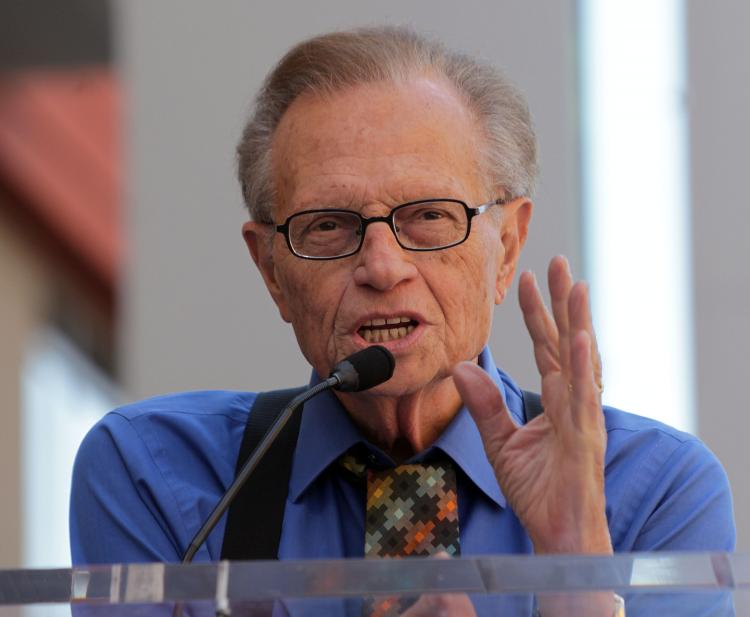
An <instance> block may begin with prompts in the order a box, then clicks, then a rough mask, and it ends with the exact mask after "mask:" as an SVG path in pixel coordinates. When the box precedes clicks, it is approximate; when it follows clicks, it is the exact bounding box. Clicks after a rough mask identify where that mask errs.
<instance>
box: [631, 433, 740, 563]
mask: <svg viewBox="0 0 750 617" xmlns="http://www.w3.org/2000/svg"><path fill="white" fill-rule="evenodd" d="M643 506H644V512H642V513H641V517H642V520H643V524H642V525H641V526H640V529H639V531H638V535H637V537H636V539H635V543H634V545H633V547H632V549H631V550H633V551H679V550H691V551H733V550H734V548H735V523H734V513H733V506H732V492H731V489H730V486H729V480H728V479H727V475H726V473H725V471H724V468H723V467H722V466H721V463H719V461H718V460H717V458H716V456H714V454H713V453H712V452H711V451H710V450H709V449H708V448H707V447H706V446H704V445H703V444H702V443H701V442H700V441H698V440H696V439H693V440H689V441H685V442H683V443H682V444H681V445H680V446H679V447H677V448H676V449H675V450H674V452H673V453H672V454H671V456H670V457H669V458H668V459H667V460H666V462H665V463H664V465H663V466H662V468H661V469H660V470H659V473H657V474H656V475H655V477H654V478H653V480H652V482H651V486H650V487H649V489H648V490H647V492H646V495H645V498H644V504H643ZM647 513H648V514H647Z"/></svg>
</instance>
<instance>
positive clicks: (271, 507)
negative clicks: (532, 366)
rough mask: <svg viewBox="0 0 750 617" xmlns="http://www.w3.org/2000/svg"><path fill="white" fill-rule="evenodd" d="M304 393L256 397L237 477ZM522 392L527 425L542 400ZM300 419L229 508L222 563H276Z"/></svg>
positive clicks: (291, 424) (275, 392)
mask: <svg viewBox="0 0 750 617" xmlns="http://www.w3.org/2000/svg"><path fill="white" fill-rule="evenodd" d="M304 390H305V388H292V389H289V390H273V391H271V392H263V393H261V394H258V396H257V397H256V398H255V403H253V407H252V409H251V410H250V417H249V418H248V420H247V425H246V426H245V433H244V435H243V437H242V445H241V446H240V453H239V456H238V457H237V465H236V469H235V474H237V473H239V471H240V469H241V468H242V465H244V463H245V461H246V460H247V459H248V458H249V457H250V454H251V453H252V452H253V450H254V449H255V448H256V446H257V445H258V444H259V443H260V440H261V439H263V436H264V435H265V434H266V431H268V429H269V428H270V427H271V425H272V424H273V421H274V420H275V419H276V417H277V416H278V415H279V413H281V410H282V409H284V407H286V405H287V403H289V402H290V401H291V400H292V399H293V398H294V397H295V396H297V395H298V394H301V393H302V392H303V391H304ZM521 393H522V396H523V403H524V414H525V417H526V422H530V421H531V420H533V419H534V418H536V417H537V416H538V415H539V414H541V413H542V412H543V411H544V409H543V408H542V399H541V397H540V396H539V395H538V394H535V393H534V392H528V391H526V390H522V391H521ZM301 418H302V408H299V409H298V410H297V411H296V412H295V414H294V416H292V418H291V419H290V420H289V422H288V423H287V425H286V426H285V427H284V430H282V432H281V433H280V435H279V437H278V439H277V440H276V441H275V442H274V444H273V445H272V446H271V448H270V449H269V450H268V452H267V453H266V456H265V457H264V458H263V460H262V461H261V462H260V463H259V464H258V467H257V469H256V470H255V473H253V475H251V476H250V477H249V478H248V480H247V483H246V484H245V486H243V487H242V489H241V490H240V492H239V493H238V494H237V497H236V498H235V500H234V501H233V502H232V505H231V506H229V512H228V514H227V525H226V528H225V530H224V542H223V544H222V547H221V558H222V559H231V560H234V561H245V560H252V559H278V553H279V541H280V540H281V524H282V522H283V520H284V508H285V506H286V498H287V495H288V494H289V478H290V476H291V474H292V459H293V458H294V449H295V447H296V446H297V436H298V434H299V427H300V422H301Z"/></svg>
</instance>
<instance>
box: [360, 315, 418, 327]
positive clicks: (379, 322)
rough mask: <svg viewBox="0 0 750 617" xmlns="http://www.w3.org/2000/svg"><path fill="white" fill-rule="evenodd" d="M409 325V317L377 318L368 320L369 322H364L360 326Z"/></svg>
mask: <svg viewBox="0 0 750 617" xmlns="http://www.w3.org/2000/svg"><path fill="white" fill-rule="evenodd" d="M408 323H411V319H410V318H409V317H388V318H387V319H386V318H383V317H378V318H377V319H370V320H369V321H366V322H365V323H363V324H362V326H364V327H368V326H384V325H386V324H388V325H391V324H408Z"/></svg>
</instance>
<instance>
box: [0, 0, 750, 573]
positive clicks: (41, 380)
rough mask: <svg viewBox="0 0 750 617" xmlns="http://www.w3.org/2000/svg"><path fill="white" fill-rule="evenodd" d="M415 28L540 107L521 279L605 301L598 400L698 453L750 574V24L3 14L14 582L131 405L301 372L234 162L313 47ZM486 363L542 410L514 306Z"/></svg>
mask: <svg viewBox="0 0 750 617" xmlns="http://www.w3.org/2000/svg"><path fill="white" fill-rule="evenodd" d="M380 23H397V24H409V25H412V26H414V27H415V28H417V29H418V30H420V31H422V32H423V33H425V34H428V35H432V36H435V37H438V38H440V39H442V40H444V41H445V42H446V43H447V44H448V45H449V46H451V47H453V48H457V49H461V50H464V51H467V52H470V53H474V54H477V55H479V56H481V57H483V58H485V59H487V60H490V61H491V62H493V63H495V64H496V65H497V66H499V67H500V68H502V70H503V71H504V72H505V73H506V74H507V75H508V76H509V77H510V79H511V80H512V81H514V82H515V83H516V84H517V85H518V86H519V87H520V88H521V90H522V91H523V92H524V93H525V94H526V96H527V97H528V100H529V104H530V106H531V110H532V114H533V116H534V119H535V124H536V128H537V132H538V137H539V147H540V156H541V168H542V173H541V177H540V182H539V187H538V190H537V193H536V195H535V203H536V209H535V214H534V221H533V225H532V230H531V237H530V240H529V244H528V246H527V249H526V251H525V253H524V256H523V260H522V267H524V268H530V269H533V270H534V271H536V272H537V274H538V276H539V277H540V279H543V278H544V272H545V270H546V264H547V262H548V260H549V258H550V257H551V256H553V255H555V254H558V253H564V254H566V255H568V256H569V258H570V259H571V262H572V264H573V268H574V270H575V273H576V275H577V276H579V277H585V278H587V279H588V280H589V281H590V284H591V290H592V298H593V309H594V315H595V319H596V325H597V333H598V336H599V340H600V346H601V350H602V355H603V357H604V367H605V375H604V384H605V402H607V403H609V404H612V405H616V406H619V407H622V408H625V409H627V410H629V411H632V412H635V413H639V414H642V415H648V416H652V417H655V418H658V419H661V420H663V421H665V422H668V423H670V424H673V425H676V426H678V427H680V428H682V429H684V430H688V431H690V432H693V433H695V434H697V435H699V436H700V437H701V438H702V439H703V440H704V441H705V442H706V443H707V444H708V445H709V446H710V447H711V448H712V449H713V450H714V451H715V452H716V454H717V455H718V457H719V458H720V459H721V461H722V462H723V464H724V465H725V467H726V469H727V471H728V473H729V476H730V480H731V482H732V484H733V488H734V494H735V507H736V515H737V522H738V531H739V544H738V548H739V549H740V550H745V551H747V550H750V485H748V483H747V482H745V479H744V473H745V468H746V466H747V455H746V452H745V450H746V447H745V439H744V433H745V431H746V430H747V429H750V419H748V418H745V412H746V410H745V399H744V391H745V390H744V389H745V386H746V385H747V381H746V379H747V376H746V374H747V372H748V368H749V367H750V362H749V361H748V350H749V349H750V323H749V320H748V317H747V310H746V304H747V302H748V300H750V277H748V275H747V273H746V270H747V266H746V264H747V263H748V261H750V246H749V245H750V242H749V241H748V237H750V234H749V233H748V232H750V209H749V208H748V207H747V200H746V198H745V182H747V176H748V174H747V171H746V166H747V161H748V157H747V153H746V148H747V146H746V144H748V143H750V122H749V121H748V118H747V110H748V109H750V80H749V79H748V74H747V67H746V59H747V58H748V57H750V39H748V37H747V36H746V31H747V25H748V24H750V3H746V2H742V1H741V0H736V1H730V0H715V1H714V2H711V3H707V2H701V1H700V0H658V1H657V2H654V1H653V0H631V1H630V2H627V3H625V2H621V1H619V0H560V1H555V2H552V1H549V0H494V1H493V2H479V1H476V0H465V1H464V2H462V3H461V4H460V6H459V5H458V4H457V3H455V2H448V1H447V0H435V1H433V2H430V3H426V2H417V1H410V0H402V1H400V2H398V3H396V2H383V3H367V4H364V3H351V2H346V1H344V0H319V1H318V2H315V3H300V2H294V1H292V0H277V1H276V2H275V3H273V5H271V4H270V3H261V2H251V1H239V0H225V1H224V2H221V3H207V2H201V1H199V0H162V1H160V2H151V1H149V0H119V1H117V0H110V1H109V2H105V1H104V0H67V1H66V2H65V3H57V2H49V1H48V2H43V1H40V0H4V1H3V2H2V4H0V414H2V425H1V427H2V428H1V429H0V483H1V486H2V493H3V499H2V502H1V503H0V567H18V566H24V567H42V566H62V565H65V564H68V563H69V554H68V550H69V548H68V539H67V502H68V491H69V485H70V470H71V466H72V461H73V457H74V455H75V451H76V448H77V446H78V443H79V442H80V440H81V439H82V437H83V435H84V434H85V432H86V431H87V430H88V428H89V427H90V426H91V425H92V424H93V423H94V422H95V421H96V420H97V418H99V417H100V416H101V415H102V414H104V413H106V411H107V410H108V409H110V408H112V407H113V406H115V405H117V404H118V403H120V402H123V401H130V400H134V399H137V398H141V397H144V396H150V395H154V394H158V393H163V392H167V391H173V390H186V389H202V388H235V389H245V390H258V389H272V388H275V387H282V386H290V385H296V384H302V383H305V382H306V381H307V379H308V377H309V367H308V366H307V365H306V363H305V361H304V359H303V358H302V357H301V355H300V354H299V352H298V350H297V347H296V343H295V341H294V337H293V334H292V332H291V329H290V328H289V327H288V326H286V325H285V324H283V323H282V322H281V320H280V319H279V317H278V315H277V313H276V310H275V308H274V306H273V305H272V303H271V301H270V299H269V298H268V297H267V294H266V291H265V288H264V287H263V284H262V281H261V279H260V277H259V276H258V274H257V273H256V272H255V270H254V267H253V266H252V264H251V262H250V260H249V258H248V256H247V253H246V250H245V247H244V244H243V241H242V237H241V234H240V225H241V224H242V222H243V221H244V220H245V219H246V214H245V212H244V210H243V207H242V203H241V197H240V192H239V189H238V186H237V183H236V181H235V178H234V171H235V161H234V147H235V144H236V141H237V139H238V137H239V134H240V131H241V128H242V125H243V122H244V120H245V118H246V116H247V113H248V111H249V109H250V104H251V101H252V97H253V94H254V92H255V91H256V89H257V88H258V86H259V84H260V82H261V80H262V79H263V77H264V75H265V74H266V72H267V71H268V70H269V69H270V68H271V67H272V65H273V63H274V62H275V61H276V60H278V59H279V57H280V56H281V55H282V54H283V53H284V51H285V50H286V49H288V48H289V47H290V46H291V45H292V44H294V43H295V42H297V41H299V40H300V39H302V38H304V37H307V36H310V35H313V34H316V33H320V32H324V31H328V30H331V29H337V28H345V27H350V26H356V25H371V24H380ZM491 346H492V349H493V352H494V355H495V359H496V360H497V362H498V364H499V365H501V366H503V367H504V368H505V369H507V370H508V371H509V372H510V373H511V374H512V375H513V376H514V377H515V378H516V379H517V380H518V381H519V383H520V384H521V385H522V386H524V387H527V388H530V389H538V387H539V386H538V381H537V379H536V377H535V371H534V367H533V358H532V354H531V348H530V345H529V343H528V341H527V337H526V335H525V333H524V329H523V325H522V320H521V318H520V312H519V310H518V308H517V305H516V302H515V298H514V297H513V296H511V297H510V298H509V299H508V300H506V302H505V304H504V305H503V306H501V307H500V308H499V309H498V310H497V313H496V322H495V327H494V330H493V334H492V338H491Z"/></svg>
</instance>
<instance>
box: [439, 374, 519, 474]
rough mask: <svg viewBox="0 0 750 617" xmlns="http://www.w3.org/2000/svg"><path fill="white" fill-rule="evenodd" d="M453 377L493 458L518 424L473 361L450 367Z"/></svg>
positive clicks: (496, 390)
mask: <svg viewBox="0 0 750 617" xmlns="http://www.w3.org/2000/svg"><path fill="white" fill-rule="evenodd" d="M453 380H454V382H455V384H456V388H457V389H458V393H459V394H460V395H461V399H462V400H463V402H464V404H465V405H466V407H467V408H468V409H469V412H470V413H471V416H472V417H473V418H474V422H475V423H476V425H477V428H478V429H479V434H480V435H481V436H482V442H483V443H484V449H485V451H486V452H487V457H488V458H489V459H490V460H493V459H494V457H495V455H496V454H497V453H498V452H499V451H500V449H501V448H502V446H503V444H505V442H506V441H507V440H508V438H509V437H510V436H511V435H512V434H513V433H514V432H515V431H516V430H518V428H517V427H516V425H515V423H514V422H513V420H512V419H511V417H510V414H509V413H508V409H507V407H506V406H505V401H503V397H502V396H501V395H500V391H499V390H498V389H497V386H496V385H495V382H493V381H492V378H491V377H490V376H489V375H488V374H487V373H485V372H484V371H483V370H482V369H481V368H479V367H478V366H477V365H476V364H472V363H471V362H461V363H460V364H458V365H457V366H456V367H455V368H454V369H453Z"/></svg>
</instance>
